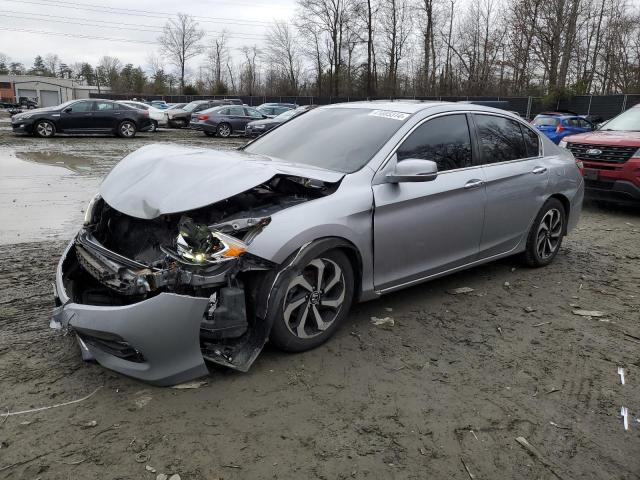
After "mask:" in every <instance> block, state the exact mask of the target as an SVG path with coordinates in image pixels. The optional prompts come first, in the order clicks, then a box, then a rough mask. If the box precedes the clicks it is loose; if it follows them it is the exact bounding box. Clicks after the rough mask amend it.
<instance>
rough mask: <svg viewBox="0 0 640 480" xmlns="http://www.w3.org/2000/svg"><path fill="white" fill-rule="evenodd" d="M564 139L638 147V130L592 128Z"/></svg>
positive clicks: (639, 134)
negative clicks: (592, 129) (589, 130)
mask: <svg viewBox="0 0 640 480" xmlns="http://www.w3.org/2000/svg"><path fill="white" fill-rule="evenodd" d="M605 128H606V125H605ZM564 140H565V141H566V142H576V143H592V144H594V145H615V146H631V147H633V146H637V147H640V132H625V131H615V130H610V131H608V130H594V131H593V132H587V133H581V134H578V135H571V136H569V137H565V138H564Z"/></svg>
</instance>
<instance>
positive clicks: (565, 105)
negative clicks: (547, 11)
mask: <svg viewBox="0 0 640 480" xmlns="http://www.w3.org/2000/svg"><path fill="white" fill-rule="evenodd" d="M91 97H92V98H106V99H111V100H130V99H132V98H138V99H144V100H164V101H166V102H168V103H185V102H192V101H194V100H207V99H226V98H239V99H241V100H242V102H243V103H245V104H247V105H251V106H258V105H261V104H263V103H270V102H279V103H296V104H298V105H313V104H315V105H328V104H330V103H342V102H358V101H363V100H390V97H371V98H365V97H332V96H322V97H315V96H299V97H295V96H245V95H135V94H114V93H102V94H95V93H92V94H91ZM394 99H396V100H423V101H427V100H436V101H447V102H458V101H468V100H485V101H488V100H499V101H505V102H508V104H509V108H508V109H509V110H513V111H514V112H518V113H519V114H520V115H521V116H522V117H524V118H527V119H531V118H533V117H535V116H536V115H537V114H538V113H540V112H544V111H548V110H554V109H555V110H566V111H571V112H575V113H577V114H579V115H594V116H600V117H602V118H603V119H605V120H606V119H609V118H612V117H614V116H616V115H617V114H618V113H620V112H623V111H625V110H626V109H628V108H631V107H632V106H634V105H636V104H639V103H640V94H629V95H576V96H574V97H571V98H569V99H563V100H559V101H558V102H556V104H555V105H548V104H547V105H545V104H544V103H543V98H542V97H473V96H470V97H465V96H442V97H394Z"/></svg>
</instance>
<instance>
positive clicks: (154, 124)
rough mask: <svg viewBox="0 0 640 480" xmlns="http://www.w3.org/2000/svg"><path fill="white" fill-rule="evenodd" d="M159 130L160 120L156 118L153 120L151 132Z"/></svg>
mask: <svg viewBox="0 0 640 480" xmlns="http://www.w3.org/2000/svg"><path fill="white" fill-rule="evenodd" d="M157 130H158V122H156V121H155V120H152V121H151V128H150V129H149V131H150V132H151V133H153V132H155V131H157Z"/></svg>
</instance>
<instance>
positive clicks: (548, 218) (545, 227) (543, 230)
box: [536, 208, 562, 260]
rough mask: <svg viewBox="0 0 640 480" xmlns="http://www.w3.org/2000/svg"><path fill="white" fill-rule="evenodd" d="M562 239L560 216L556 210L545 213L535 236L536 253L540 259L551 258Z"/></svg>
mask: <svg viewBox="0 0 640 480" xmlns="http://www.w3.org/2000/svg"><path fill="white" fill-rule="evenodd" d="M561 239H562V214H561V213H560V210H558V209H557V208H552V209H550V210H548V211H547V213H545V214H544V216H543V217H542V220H540V225H539V226H538V233H537V235H536V252H537V253H538V256H539V257H540V259H542V260H545V259H547V258H549V257H550V256H552V255H553V254H554V253H555V252H556V250H557V249H558V246H559V245H560V240H561Z"/></svg>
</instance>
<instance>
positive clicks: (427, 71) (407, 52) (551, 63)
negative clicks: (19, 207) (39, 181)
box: [0, 0, 640, 98]
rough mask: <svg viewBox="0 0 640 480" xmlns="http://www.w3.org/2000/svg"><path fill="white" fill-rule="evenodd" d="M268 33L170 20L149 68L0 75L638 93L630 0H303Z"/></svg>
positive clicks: (113, 64) (379, 89) (637, 33)
mask: <svg viewBox="0 0 640 480" xmlns="http://www.w3.org/2000/svg"><path fill="white" fill-rule="evenodd" d="M294 18H295V20H293V21H279V20H275V21H273V22H272V24H271V26H270V27H269V28H268V30H267V32H266V35H265V37H264V40H263V41H260V42H259V43H252V44H246V45H243V46H241V47H233V48H232V46H231V37H232V35H231V34H225V33H223V34H220V35H218V36H217V37H214V38H211V37H209V38H208V39H205V32H204V31H203V30H202V29H201V28H200V26H199V24H198V22H197V20H196V19H195V18H194V17H192V16H190V15H188V14H178V15H176V17H175V18H172V19H169V20H168V21H167V22H166V25H165V27H164V30H163V33H162V35H161V36H160V37H159V38H158V46H159V49H158V53H157V54H153V55H151V56H150V57H149V58H148V61H147V65H145V66H144V67H142V66H134V65H132V64H124V65H123V64H122V63H121V62H120V61H119V60H118V59H117V58H114V57H107V56H105V57H103V58H101V59H100V60H99V61H98V62H97V64H95V65H90V64H88V63H74V64H70V65H68V64H65V63H63V62H62V61H61V60H60V59H59V58H58V56H57V55H55V54H48V55H45V56H44V57H42V56H38V57H36V59H35V61H34V64H33V67H31V68H30V69H26V68H25V67H24V66H23V65H22V64H19V63H16V62H10V61H9V59H8V58H7V57H6V56H4V55H1V54H0V73H14V74H21V73H31V74H36V75H54V76H59V77H63V78H75V79H77V80H79V81H83V82H86V83H89V84H93V85H99V86H100V85H101V86H106V87H109V88H110V89H111V90H112V91H114V92H119V93H136V94H171V93H184V94H219V95H224V94H238V95H314V96H328V95H332V96H359V97H377V96H381V97H386V96H447V95H472V96H475V95H477V96H481V95H490V96H513V95H535V96H549V97H553V98H558V97H561V96H564V95H573V94H586V93H592V94H612V93H640V10H639V9H638V7H637V6H636V5H634V4H633V3H631V0H544V1H543V0H297V11H296V15H295V17H294Z"/></svg>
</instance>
